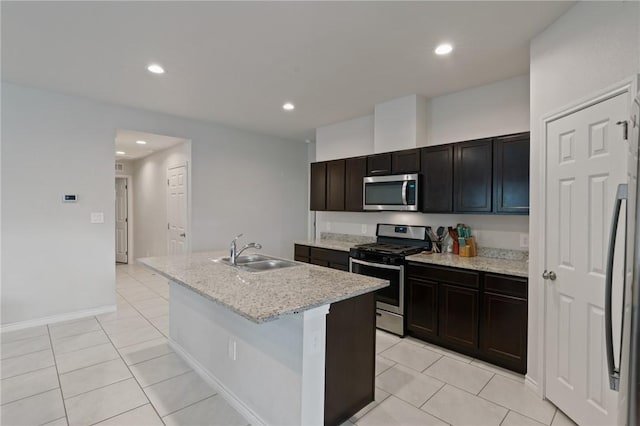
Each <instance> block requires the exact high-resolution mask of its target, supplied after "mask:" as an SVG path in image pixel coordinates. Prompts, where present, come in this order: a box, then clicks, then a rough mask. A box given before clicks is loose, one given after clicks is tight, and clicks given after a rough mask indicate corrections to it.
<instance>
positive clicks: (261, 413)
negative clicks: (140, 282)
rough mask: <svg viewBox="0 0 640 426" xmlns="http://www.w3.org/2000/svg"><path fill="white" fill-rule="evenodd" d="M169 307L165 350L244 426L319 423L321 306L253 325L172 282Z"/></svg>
mask: <svg viewBox="0 0 640 426" xmlns="http://www.w3.org/2000/svg"><path fill="white" fill-rule="evenodd" d="M169 300H170V308H169V309H170V320H169V321H170V325H169V328H170V331H169V334H170V341H171V344H172V345H173V346H174V347H175V348H176V350H177V352H178V353H179V354H181V355H182V356H183V357H184V358H185V359H186V360H187V361H188V362H189V363H190V364H191V365H192V366H194V369H195V370H196V371H198V372H199V373H200V374H201V375H202V376H203V377H204V378H205V379H206V380H207V381H208V382H209V383H211V384H212V385H213V386H214V387H215V388H216V389H217V390H218V391H219V392H220V393H221V394H222V395H223V396H224V397H225V399H227V400H228V401H229V403H230V404H231V405H233V406H234V408H236V409H237V410H238V411H239V412H240V413H241V414H243V415H244V416H245V417H247V420H248V421H250V422H251V423H252V424H272V425H299V424H302V420H303V417H304V421H305V424H309V425H312V424H317V425H321V424H322V423H323V421H324V418H323V415H322V413H323V410H324V403H323V401H322V398H315V395H317V394H320V395H322V394H323V393H324V365H325V358H324V352H325V339H324V336H325V332H326V331H325V330H326V328H325V325H324V324H325V321H324V314H322V315H320V316H319V318H320V319H318V315H319V313H321V312H322V311H324V313H326V312H327V311H328V306H325V307H321V308H317V309H314V310H310V311H306V312H304V313H302V314H296V315H287V316H284V317H283V318H281V319H278V320H275V321H270V322H266V323H261V324H257V323H254V322H251V321H249V320H247V319H245V318H243V317H241V316H239V315H237V314H235V313H233V312H231V311H229V310H228V309H227V308H225V307H223V306H221V305H218V304H216V303H215V302H212V301H210V300H208V299H206V298H204V297H202V296H200V295H199V294H197V293H195V292H193V291H191V290H189V289H187V288H185V287H183V286H182V285H180V284H176V283H174V282H170V299H169ZM314 311H315V312H314ZM305 314H306V318H305ZM305 332H306V335H305ZM305 338H306V341H305ZM234 343H235V351H234ZM234 352H235V360H234V359H233V358H234ZM313 401H315V405H314V402H313ZM318 404H320V405H319V406H318ZM318 413H319V414H318ZM316 416H318V418H315V417H316Z"/></svg>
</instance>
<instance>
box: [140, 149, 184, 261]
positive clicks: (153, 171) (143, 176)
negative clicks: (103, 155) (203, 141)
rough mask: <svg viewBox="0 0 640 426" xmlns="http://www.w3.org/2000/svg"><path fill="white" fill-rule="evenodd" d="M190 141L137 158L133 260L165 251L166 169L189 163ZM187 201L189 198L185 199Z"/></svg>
mask: <svg viewBox="0 0 640 426" xmlns="http://www.w3.org/2000/svg"><path fill="white" fill-rule="evenodd" d="M190 145H191V143H190V142H184V143H181V144H179V145H176V146H174V147H172V148H169V149H165V150H162V151H158V152H155V153H153V154H152V155H149V156H147V157H144V158H141V159H139V160H136V161H135V163H134V167H133V170H134V172H133V203H134V205H133V212H134V226H135V227H134V232H133V236H134V247H135V251H134V252H133V253H132V254H131V256H132V259H137V258H139V257H148V256H165V255H166V254H167V169H168V168H170V167H176V166H181V165H184V164H188V167H187V182H188V183H191V182H190V179H189V177H190V175H191V171H190V170H189V168H190V167H191V146H190ZM188 201H189V198H188Z"/></svg>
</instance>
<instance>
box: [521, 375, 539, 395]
mask: <svg viewBox="0 0 640 426" xmlns="http://www.w3.org/2000/svg"><path fill="white" fill-rule="evenodd" d="M524 385H525V386H526V387H528V388H529V389H530V390H531V391H533V392H534V393H535V394H536V395H540V389H539V388H540V386H538V382H536V381H535V380H533V379H532V378H531V377H530V376H528V375H525V376H524Z"/></svg>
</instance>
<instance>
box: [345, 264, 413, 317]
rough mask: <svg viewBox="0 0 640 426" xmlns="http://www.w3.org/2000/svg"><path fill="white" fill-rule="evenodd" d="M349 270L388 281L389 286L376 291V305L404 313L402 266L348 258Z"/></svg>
mask: <svg viewBox="0 0 640 426" xmlns="http://www.w3.org/2000/svg"><path fill="white" fill-rule="evenodd" d="M349 271H351V272H353V273H356V274H360V275H367V276H369V277H374V278H380V279H383V280H387V281H389V287H385V288H382V289H380V290H378V291H376V306H377V307H378V308H380V309H384V310H385V311H389V312H393V313H395V314H398V315H403V314H404V266H395V265H383V264H380V263H373V262H365V261H364V260H358V259H353V258H349Z"/></svg>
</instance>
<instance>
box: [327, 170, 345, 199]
mask: <svg viewBox="0 0 640 426" xmlns="http://www.w3.org/2000/svg"><path fill="white" fill-rule="evenodd" d="M344 167H345V160H333V161H327V210H333V211H344V183H345V180H344V177H345V169H344Z"/></svg>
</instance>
